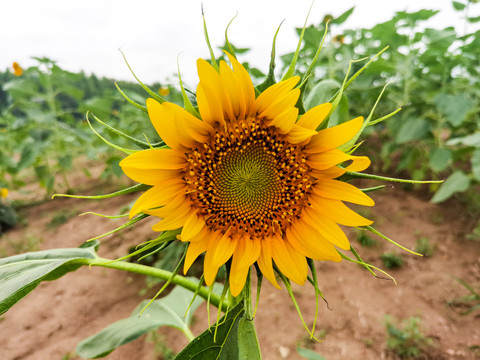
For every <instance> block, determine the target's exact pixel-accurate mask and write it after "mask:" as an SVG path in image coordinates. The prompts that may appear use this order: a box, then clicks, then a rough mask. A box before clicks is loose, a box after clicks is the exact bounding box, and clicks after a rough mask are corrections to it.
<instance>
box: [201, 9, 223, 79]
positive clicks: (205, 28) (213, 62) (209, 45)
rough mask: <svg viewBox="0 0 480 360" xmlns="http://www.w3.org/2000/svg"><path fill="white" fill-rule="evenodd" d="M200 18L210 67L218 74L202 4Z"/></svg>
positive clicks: (218, 70)
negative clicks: (210, 63)
mask: <svg viewBox="0 0 480 360" xmlns="http://www.w3.org/2000/svg"><path fill="white" fill-rule="evenodd" d="M202 18H203V35H204V37H205V42H206V43H207V47H208V51H209V52H210V59H211V61H212V66H213V67H214V69H215V70H217V72H220V68H219V67H218V64H217V60H216V59H215V53H214V52H213V49H212V45H211V44H210V38H209V37H208V30H207V22H206V20H205V12H204V11H203V3H202Z"/></svg>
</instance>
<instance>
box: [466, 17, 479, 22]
mask: <svg viewBox="0 0 480 360" xmlns="http://www.w3.org/2000/svg"><path fill="white" fill-rule="evenodd" d="M467 20H468V22H471V23H477V22H479V21H480V16H475V17H467Z"/></svg>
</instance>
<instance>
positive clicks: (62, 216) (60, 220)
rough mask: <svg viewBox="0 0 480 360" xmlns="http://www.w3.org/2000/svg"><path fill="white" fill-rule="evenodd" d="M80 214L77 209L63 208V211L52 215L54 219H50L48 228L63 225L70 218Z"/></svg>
mask: <svg viewBox="0 0 480 360" xmlns="http://www.w3.org/2000/svg"><path fill="white" fill-rule="evenodd" d="M77 215H78V211H77V210H70V211H68V210H62V211H58V212H56V213H55V214H54V215H53V217H52V220H50V222H49V223H48V224H47V228H49V229H56V228H57V227H59V226H60V225H63V224H65V223H66V222H67V221H68V220H70V219H71V218H73V217H75V216H77Z"/></svg>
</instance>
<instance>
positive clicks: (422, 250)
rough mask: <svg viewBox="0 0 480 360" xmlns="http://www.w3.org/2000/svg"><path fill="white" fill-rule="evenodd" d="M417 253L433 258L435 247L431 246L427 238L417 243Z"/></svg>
mask: <svg viewBox="0 0 480 360" xmlns="http://www.w3.org/2000/svg"><path fill="white" fill-rule="evenodd" d="M415 251H416V252H418V253H419V254H422V255H423V256H427V257H429V256H432V255H433V246H432V244H430V239H429V238H427V237H422V238H420V239H418V240H417V241H416V242H415Z"/></svg>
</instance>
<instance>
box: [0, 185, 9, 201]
mask: <svg viewBox="0 0 480 360" xmlns="http://www.w3.org/2000/svg"><path fill="white" fill-rule="evenodd" d="M7 196H8V189H7V188H0V198H2V199H5V198H6V197H7Z"/></svg>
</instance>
